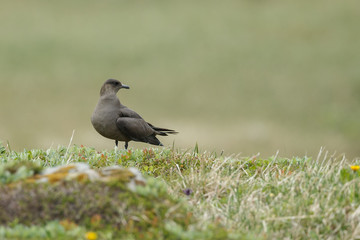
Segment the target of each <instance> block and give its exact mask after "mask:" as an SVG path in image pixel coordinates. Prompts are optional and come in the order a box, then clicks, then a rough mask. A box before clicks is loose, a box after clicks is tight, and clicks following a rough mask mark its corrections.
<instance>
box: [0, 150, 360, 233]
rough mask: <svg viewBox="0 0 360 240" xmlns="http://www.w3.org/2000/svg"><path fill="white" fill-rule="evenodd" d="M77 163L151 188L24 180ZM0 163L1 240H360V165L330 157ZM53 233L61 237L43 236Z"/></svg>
mask: <svg viewBox="0 0 360 240" xmlns="http://www.w3.org/2000/svg"><path fill="white" fill-rule="evenodd" d="M23 161H25V162H26V164H25V165H24V164H23ZM77 162H86V163H87V164H89V165H90V166H91V167H92V168H94V169H100V168H104V167H107V166H113V165H121V166H124V167H136V168H137V169H139V170H140V171H141V172H142V173H143V174H144V175H145V177H146V179H147V183H146V185H145V186H138V187H136V190H135V191H131V190H129V189H128V188H126V187H124V185H123V184H122V183H121V182H116V181H115V182H107V183H104V182H96V183H94V182H88V181H84V182H76V181H75V182H74V181H65V182H62V183H61V184H55V185H53V184H41V185H39V184H38V185H29V184H27V183H26V181H24V180H25V179H27V178H29V177H31V176H33V175H34V174H36V173H37V172H40V171H41V169H43V168H46V167H50V166H57V165H63V164H70V163H77ZM0 163H1V164H0V166H1V167H0V181H1V182H2V185H1V187H0V204H2V206H0V207H1V208H3V207H4V208H8V209H7V210H6V211H4V212H2V213H0V222H1V224H2V225H4V226H5V225H6V227H1V228H0V237H4V236H7V235H6V234H8V236H13V237H15V236H18V235H16V234H19V233H23V234H25V235H26V234H28V235H29V234H30V232H31V233H32V234H34V233H33V232H36V233H37V234H39V235H36V236H37V238H38V239H41V238H44V239H46V238H49V239H50V238H52V239H56V237H57V238H59V239H61V236H67V237H69V236H76V237H77V238H80V239H86V237H85V234H86V232H89V231H90V232H91V231H95V232H96V233H97V234H98V235H97V239H112V238H114V237H115V238H116V237H121V238H128V239H140V238H142V239H154V238H158V239H282V238H286V237H290V238H293V239H303V238H304V239H307V238H320V239H323V238H342V239H350V238H357V237H359V236H360V227H359V226H360V218H359V216H360V215H359V213H360V210H359V208H358V206H359V204H360V193H359V190H358V189H359V187H360V176H359V172H358V169H357V168H353V169H352V168H350V165H358V164H359V160H356V159H355V160H353V161H351V162H350V161H348V160H346V159H345V158H344V157H341V158H340V159H336V158H335V157H334V156H330V155H328V154H327V153H326V152H324V151H321V152H320V153H319V156H318V157H317V158H316V159H311V158H307V157H303V158H297V157H294V158H292V159H287V158H281V157H279V156H277V155H276V156H273V157H270V158H267V159H262V158H260V157H259V156H258V155H256V156H252V157H244V158H241V157H234V156H221V155H220V156H218V155H216V154H215V153H199V151H198V149H197V148H195V149H194V151H188V152H186V151H185V152H184V151H175V150H171V149H162V150H160V149H143V150H129V151H125V150H118V151H116V152H115V151H110V152H106V151H103V152H97V151H96V150H95V149H93V148H87V147H83V146H80V147H79V146H73V147H70V148H64V147H59V148H58V149H49V150H46V151H43V150H31V151H23V152H14V151H9V150H7V149H5V148H2V150H1V151H0ZM40 186H41V187H40ZM11 203H12V204H13V205H12V204H11ZM15 213H16V214H15ZM49 228H50V229H55V230H53V231H48V230H46V231H45V229H49ZM15 229H17V230H18V231H15ZM19 229H20V230H19ZM34 229H37V230H34ZM44 232H45V233H46V234H45V233H44ZM11 234H12V235H11ZM41 234H42V235H41ZM18 239H25V238H24V237H23V236H20V237H19V236H18Z"/></svg>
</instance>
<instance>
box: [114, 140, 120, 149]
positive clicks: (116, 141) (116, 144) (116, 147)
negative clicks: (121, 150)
mask: <svg viewBox="0 0 360 240" xmlns="http://www.w3.org/2000/svg"><path fill="white" fill-rule="evenodd" d="M118 144H119V142H118V140H115V148H114V150H115V152H116V151H117V149H118Z"/></svg>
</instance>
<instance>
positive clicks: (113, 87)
mask: <svg viewBox="0 0 360 240" xmlns="http://www.w3.org/2000/svg"><path fill="white" fill-rule="evenodd" d="M121 88H125V89H129V88H130V87H129V86H126V85H124V84H121V82H119V81H118V80H115V79H109V80H107V81H105V83H104V84H103V86H102V87H101V90H100V100H99V102H98V103H97V105H96V107H95V110H94V112H93V114H92V117H91V123H92V125H93V126H94V128H95V130H96V131H97V132H98V133H100V134H101V135H102V136H104V137H106V138H110V139H113V140H115V145H116V146H118V141H123V142H125V149H127V147H128V142H130V141H137V142H145V143H150V144H153V145H158V146H163V145H162V143H161V142H160V141H159V139H157V138H156V135H161V136H167V135H168V134H175V133H177V132H176V131H174V130H171V129H166V128H158V127H155V126H153V125H151V124H150V123H148V122H146V121H145V120H144V119H143V118H142V117H141V116H140V115H139V114H137V113H136V112H134V111H133V110H131V109H129V108H127V107H126V106H124V105H122V104H121V103H120V101H119V99H118V98H117V96H116V93H117V92H118V91H119V90H120V89H121Z"/></svg>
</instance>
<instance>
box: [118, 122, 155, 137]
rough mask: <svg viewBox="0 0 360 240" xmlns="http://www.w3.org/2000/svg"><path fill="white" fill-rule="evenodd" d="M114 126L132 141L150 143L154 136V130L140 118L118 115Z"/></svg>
mask: <svg viewBox="0 0 360 240" xmlns="http://www.w3.org/2000/svg"><path fill="white" fill-rule="evenodd" d="M116 126H117V127H118V128H119V130H120V131H121V132H122V133H123V134H124V135H126V136H127V137H128V138H129V139H131V140H133V141H139V142H149V143H151V142H150V141H151V140H152V139H153V137H154V136H155V131H154V130H153V129H152V128H151V127H150V126H149V125H148V124H147V122H145V121H144V119H142V118H131V117H119V118H118V119H117V120H116Z"/></svg>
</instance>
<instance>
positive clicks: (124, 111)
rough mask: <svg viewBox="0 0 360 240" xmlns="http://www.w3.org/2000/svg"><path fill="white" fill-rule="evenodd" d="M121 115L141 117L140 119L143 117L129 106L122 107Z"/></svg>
mask: <svg viewBox="0 0 360 240" xmlns="http://www.w3.org/2000/svg"><path fill="white" fill-rule="evenodd" d="M119 117H128V118H140V119H142V117H141V116H140V115H139V114H137V113H136V112H134V111H133V110H131V109H129V108H127V107H122V108H120V113H119Z"/></svg>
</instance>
